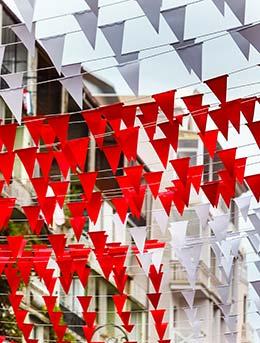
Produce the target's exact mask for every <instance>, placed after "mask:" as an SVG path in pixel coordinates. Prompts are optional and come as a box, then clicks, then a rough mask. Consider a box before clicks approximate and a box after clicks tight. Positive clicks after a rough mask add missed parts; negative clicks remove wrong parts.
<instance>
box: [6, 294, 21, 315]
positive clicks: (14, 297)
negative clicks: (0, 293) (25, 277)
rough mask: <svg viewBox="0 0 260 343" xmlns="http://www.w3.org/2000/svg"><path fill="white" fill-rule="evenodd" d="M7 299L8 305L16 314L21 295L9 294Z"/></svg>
mask: <svg viewBox="0 0 260 343" xmlns="http://www.w3.org/2000/svg"><path fill="white" fill-rule="evenodd" d="M8 297H9V300H10V304H11V305H12V308H13V310H14V312H15V313H16V312H17V311H18V309H19V306H20V304H21V302H22V299H23V295H21V294H9V296H8Z"/></svg>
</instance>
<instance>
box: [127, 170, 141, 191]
mask: <svg viewBox="0 0 260 343" xmlns="http://www.w3.org/2000/svg"><path fill="white" fill-rule="evenodd" d="M124 171H125V173H126V175H127V177H128V179H129V181H130V183H131V185H132V186H133V188H134V189H135V190H136V192H139V189H140V185H141V178H142V173H143V166H142V165H139V166H132V167H124Z"/></svg>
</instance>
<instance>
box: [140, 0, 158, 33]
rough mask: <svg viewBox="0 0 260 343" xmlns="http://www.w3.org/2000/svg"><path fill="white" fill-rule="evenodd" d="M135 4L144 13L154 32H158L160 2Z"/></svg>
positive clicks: (154, 0)
mask: <svg viewBox="0 0 260 343" xmlns="http://www.w3.org/2000/svg"><path fill="white" fill-rule="evenodd" d="M137 2H138V4H139V6H140V7H141V8H142V10H143V11H144V13H145V15H146V17H147V19H148V20H149V21H150V23H151V24H152V25H153V27H154V29H155V30H156V32H159V24H160V9H161V6H162V0H153V1H151V0H137Z"/></svg>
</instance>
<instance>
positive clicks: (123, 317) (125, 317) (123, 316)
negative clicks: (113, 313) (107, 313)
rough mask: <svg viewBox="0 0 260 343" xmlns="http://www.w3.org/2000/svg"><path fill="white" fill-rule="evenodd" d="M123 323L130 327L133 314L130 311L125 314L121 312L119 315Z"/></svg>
mask: <svg viewBox="0 0 260 343" xmlns="http://www.w3.org/2000/svg"><path fill="white" fill-rule="evenodd" d="M118 314H119V316H120V318H121V320H122V322H123V323H124V325H128V324H129V321H130V316H131V312H130V311H125V312H121V313H118Z"/></svg>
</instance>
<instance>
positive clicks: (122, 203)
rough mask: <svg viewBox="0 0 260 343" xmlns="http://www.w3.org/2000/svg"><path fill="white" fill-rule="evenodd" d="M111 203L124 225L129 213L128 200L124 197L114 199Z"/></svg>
mask: <svg viewBox="0 0 260 343" xmlns="http://www.w3.org/2000/svg"><path fill="white" fill-rule="evenodd" d="M111 201H112V203H113V205H114V206H115V208H116V212H117V214H118V215H119V218H120V219H121V221H122V223H124V222H125V219H126V214H127V211H128V203H127V201H126V199H125V198H124V197H123V198H112V199H111Z"/></svg>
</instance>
